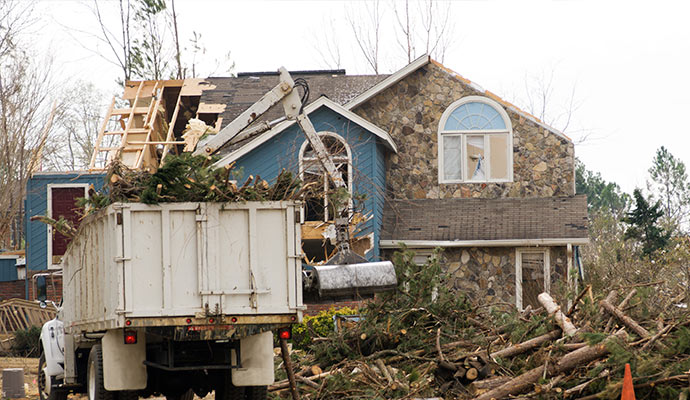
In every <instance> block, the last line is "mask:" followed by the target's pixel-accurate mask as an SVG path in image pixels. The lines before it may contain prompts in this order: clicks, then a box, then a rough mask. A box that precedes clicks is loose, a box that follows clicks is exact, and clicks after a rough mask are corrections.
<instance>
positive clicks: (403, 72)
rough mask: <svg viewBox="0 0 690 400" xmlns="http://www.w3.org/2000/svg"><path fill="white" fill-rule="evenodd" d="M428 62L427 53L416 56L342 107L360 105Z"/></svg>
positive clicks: (347, 107) (429, 59) (429, 60)
mask: <svg viewBox="0 0 690 400" xmlns="http://www.w3.org/2000/svg"><path fill="white" fill-rule="evenodd" d="M429 62H431V57H429V55H428V54H424V55H423V56H421V57H419V58H417V59H416V60H414V61H412V62H411V63H409V64H407V65H406V66H405V67H403V68H402V69H400V70H398V71H397V72H395V73H393V74H391V75H389V76H388V77H387V78H386V79H384V80H382V81H381V82H379V83H377V84H376V85H374V86H372V87H371V88H369V89H368V90H367V91H365V92H363V93H361V94H360V95H358V96H357V97H355V98H354V99H352V100H350V101H349V102H347V103H345V105H344V106H343V107H345V108H346V109H348V110H351V109H353V108H355V107H357V106H358V105H360V104H362V103H364V102H366V101H367V100H369V99H371V98H372V97H374V96H376V95H377V94H379V93H380V92H381V91H383V90H385V89H388V88H389V87H391V86H393V85H395V84H396V83H398V82H399V81H401V80H402V79H403V78H405V77H406V76H408V75H410V74H411V73H413V72H415V71H416V70H418V69H419V68H421V67H423V66H425V65H427V64H429Z"/></svg>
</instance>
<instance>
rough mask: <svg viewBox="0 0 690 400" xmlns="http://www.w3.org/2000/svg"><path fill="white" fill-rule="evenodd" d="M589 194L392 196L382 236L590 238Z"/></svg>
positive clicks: (411, 238) (394, 239)
mask: <svg viewBox="0 0 690 400" xmlns="http://www.w3.org/2000/svg"><path fill="white" fill-rule="evenodd" d="M587 237H588V234H587V199H586V197H585V196H582V195H578V196H571V197H546V198H500V199H421V200H389V201H387V202H386V207H385V210H384V213H383V230H382V232H381V240H382V241H389V242H390V241H392V242H396V243H397V242H410V241H436V242H439V241H444V242H445V241H467V242H471V241H513V242H516V243H517V242H519V241H525V242H529V241H539V240H543V241H545V242H548V241H549V240H561V239H567V240H565V241H564V242H570V240H571V239H572V240H571V241H572V242H583V241H586V240H587Z"/></svg>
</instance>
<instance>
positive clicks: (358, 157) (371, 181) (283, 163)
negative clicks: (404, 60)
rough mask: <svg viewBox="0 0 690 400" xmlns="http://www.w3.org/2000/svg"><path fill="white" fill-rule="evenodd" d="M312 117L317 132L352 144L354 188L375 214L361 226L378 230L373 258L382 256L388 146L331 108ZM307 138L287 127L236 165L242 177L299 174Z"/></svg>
mask: <svg viewBox="0 0 690 400" xmlns="http://www.w3.org/2000/svg"><path fill="white" fill-rule="evenodd" d="M309 119H311V121H312V123H313V124H314V127H315V128H316V130H317V131H319V132H320V131H330V132H335V133H337V134H338V135H340V136H342V137H343V138H344V139H345V141H346V142H347V143H348V145H349V146H350V150H351V152H352V164H353V168H352V175H353V184H354V185H353V191H354V192H355V193H356V194H366V197H367V198H366V200H365V201H364V204H363V208H364V209H363V210H362V213H363V214H365V215H372V216H373V218H372V219H371V220H369V221H367V222H366V223H365V224H364V225H363V226H360V231H361V233H360V234H359V235H368V234H370V233H372V232H373V233H374V250H373V251H371V252H369V258H370V259H378V257H379V245H378V242H379V233H380V231H381V222H382V216H383V199H384V191H385V159H384V155H385V151H386V148H385V147H384V145H383V143H381V141H380V139H378V137H377V136H376V135H374V134H373V133H371V132H369V131H368V130H366V129H364V128H363V127H361V126H359V125H357V124H355V123H354V122H352V121H350V120H348V119H347V118H345V117H343V116H342V115H340V114H338V113H336V112H334V111H333V110H331V109H329V108H327V107H321V108H319V109H318V110H315V111H313V112H312V113H311V114H309ZM305 140H306V139H305V137H304V134H303V133H302V131H301V130H300V128H299V127H298V126H297V125H293V126H291V127H289V128H287V129H286V130H284V131H283V132H281V133H280V134H279V135H277V136H275V137H273V138H271V139H270V140H268V141H267V142H266V143H263V144H262V145H261V146H259V147H257V148H256V149H254V150H253V151H251V152H250V153H248V154H245V155H244V156H242V157H241V158H240V159H239V160H237V164H236V168H241V169H242V170H243V176H242V178H241V179H239V180H243V179H246V177H248V176H249V175H253V176H257V175H259V176H261V178H262V179H265V180H267V181H269V182H271V181H273V180H275V178H276V177H277V176H278V174H279V173H280V171H282V170H283V169H287V170H290V171H292V172H293V173H295V174H297V173H299V150H300V148H301V146H302V144H303V143H304V141H305ZM241 183H242V182H241Z"/></svg>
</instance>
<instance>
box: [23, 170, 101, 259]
mask: <svg viewBox="0 0 690 400" xmlns="http://www.w3.org/2000/svg"><path fill="white" fill-rule="evenodd" d="M104 176H105V175H103V174H89V173H83V174H82V173H78V172H73V173H55V174H34V176H32V177H31V179H29V181H28V182H27V184H26V204H25V209H26V213H25V218H26V219H25V232H26V236H25V240H26V266H27V269H29V270H34V271H40V270H45V269H48V263H47V260H48V226H47V225H46V224H44V223H42V222H39V221H31V220H30V218H31V217H33V216H34V215H46V213H47V212H48V185H50V184H52V185H59V184H93V185H94V187H95V189H96V190H99V189H100V188H101V186H103V178H104Z"/></svg>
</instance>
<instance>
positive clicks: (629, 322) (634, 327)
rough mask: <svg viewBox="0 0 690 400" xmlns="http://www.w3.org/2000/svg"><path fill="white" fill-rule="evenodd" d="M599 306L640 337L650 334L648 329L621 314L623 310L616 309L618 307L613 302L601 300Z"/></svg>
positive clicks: (647, 336) (649, 335)
mask: <svg viewBox="0 0 690 400" xmlns="http://www.w3.org/2000/svg"><path fill="white" fill-rule="evenodd" d="M601 306H602V307H604V309H605V310H606V311H608V312H609V313H610V314H611V315H613V316H615V317H616V318H618V320H620V321H621V322H622V323H624V324H625V326H627V327H628V328H630V329H632V330H633V332H635V333H637V334H638V335H640V337H642V338H649V337H651V336H652V335H651V334H650V333H649V331H648V330H646V329H645V328H643V327H642V326H641V325H640V324H638V323H637V322H636V321H635V320H634V319H632V318H630V317H628V316H627V315H625V314H623V311H621V310H620V309H618V307H616V306H614V305H613V304H611V303H609V302H608V301H606V299H604V300H602V301H601Z"/></svg>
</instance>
